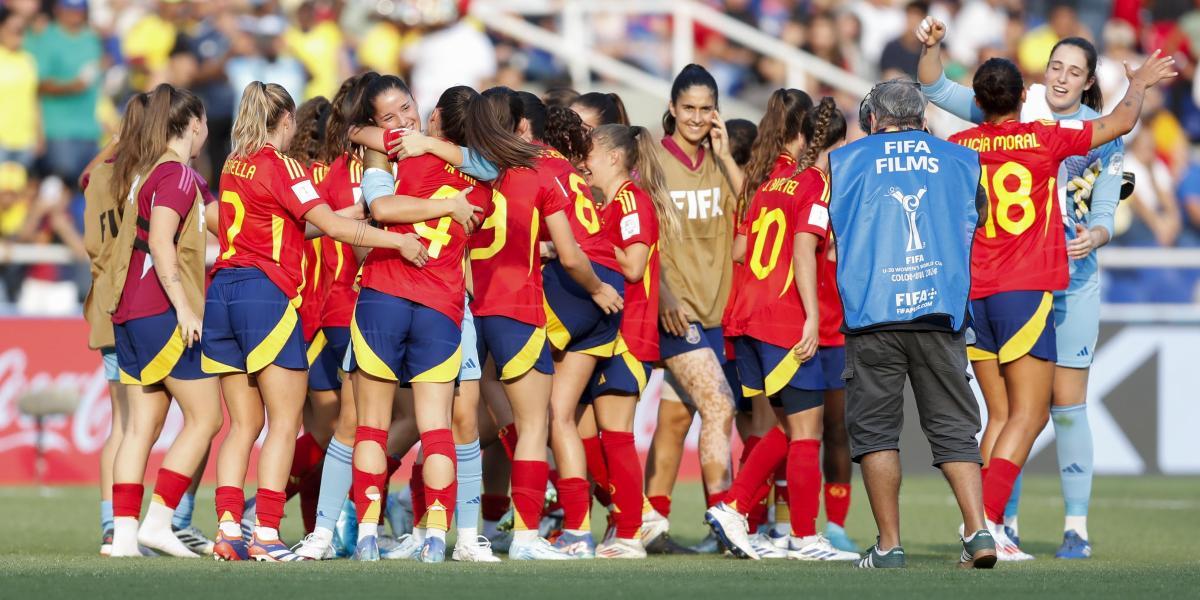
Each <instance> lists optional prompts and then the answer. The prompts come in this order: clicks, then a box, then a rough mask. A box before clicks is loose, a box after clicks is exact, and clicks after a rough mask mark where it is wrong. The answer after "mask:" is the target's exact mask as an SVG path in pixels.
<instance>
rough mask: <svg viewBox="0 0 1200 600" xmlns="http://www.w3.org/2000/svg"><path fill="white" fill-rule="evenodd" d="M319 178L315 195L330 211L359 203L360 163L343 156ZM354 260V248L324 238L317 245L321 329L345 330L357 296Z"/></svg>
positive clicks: (360, 198)
mask: <svg viewBox="0 0 1200 600" xmlns="http://www.w3.org/2000/svg"><path fill="white" fill-rule="evenodd" d="M321 175H322V176H321V178H320V179H317V178H316V177H314V178H313V179H314V181H316V184H317V191H318V192H320V193H321V197H322V198H325V199H326V200H327V201H328V202H329V207H330V208H332V209H333V210H341V209H343V208H346V207H348V206H352V205H354V204H355V203H357V202H361V201H362V188H361V187H360V186H361V184H362V176H363V165H362V161H360V160H359V159H358V157H356V156H352V155H350V154H343V155H342V156H340V157H339V158H338V159H337V160H335V161H333V164H331V165H329V167H328V168H327V169H325V172H324V173H322V174H321ZM358 267H359V263H358V257H357V256H355V255H354V247H353V246H351V245H349V244H343V243H341V242H339V241H337V240H334V239H329V238H326V239H325V240H323V241H322V242H321V281H322V282H323V284H324V285H326V286H328V287H327V288H325V290H326V295H325V307H324V310H323V311H322V313H321V327H349V326H350V317H351V316H352V315H353V314H354V305H355V303H357V302H358V292H356V291H354V280H355V279H356V278H357V277H358Z"/></svg>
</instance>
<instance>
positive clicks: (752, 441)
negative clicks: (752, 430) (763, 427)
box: [738, 435, 762, 471]
mask: <svg viewBox="0 0 1200 600" xmlns="http://www.w3.org/2000/svg"><path fill="white" fill-rule="evenodd" d="M761 440H762V437H761V436H757V435H751V436H747V437H746V443H745V444H742V456H741V457H740V458H738V470H739V471H741V469H742V467H744V466H746V460H747V459H749V458H750V453H751V452H754V447H755V446H757V445H758V442H759V441H761Z"/></svg>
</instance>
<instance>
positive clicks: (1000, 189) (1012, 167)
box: [980, 161, 1053, 238]
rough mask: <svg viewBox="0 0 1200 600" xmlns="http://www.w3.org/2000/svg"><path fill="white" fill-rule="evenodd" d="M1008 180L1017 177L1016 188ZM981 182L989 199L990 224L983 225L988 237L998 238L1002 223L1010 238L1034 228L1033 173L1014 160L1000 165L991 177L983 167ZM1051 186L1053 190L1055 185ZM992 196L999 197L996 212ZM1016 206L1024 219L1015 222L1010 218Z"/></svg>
mask: <svg viewBox="0 0 1200 600" xmlns="http://www.w3.org/2000/svg"><path fill="white" fill-rule="evenodd" d="M1009 177H1016V178H1017V187H1016V189H1011V188H1009V187H1008V185H1007V182H1008V178H1009ZM980 183H982V184H983V189H984V191H985V192H987V194H988V196H989V200H988V213H987V222H985V223H984V226H983V231H984V235H986V236H987V237H989V238H994V237H996V224H997V223H999V225H1000V229H1003V230H1004V231H1006V232H1008V233H1009V234H1010V235H1021V234H1022V233H1025V231H1026V230H1028V229H1029V228H1030V227H1031V226H1033V222H1034V221H1035V220H1036V219H1037V215H1036V214H1035V212H1034V208H1033V199H1032V198H1030V196H1029V195H1030V193H1032V192H1033V174H1032V173H1030V172H1029V169H1028V168H1026V167H1025V165H1022V164H1020V163H1016V162H1012V161H1009V162H1006V163H1004V164H1002V165H1000V168H998V169H996V172H995V173H994V174H993V175H992V176H991V177H990V178H989V177H988V170H987V167H984V168H983V171H982V172H981V175H980ZM1051 186H1052V187H1053V184H1051ZM993 194H994V195H995V196H996V208H995V210H994V211H993V210H992V202H991V199H990V196H992V195H993ZM1014 207H1015V208H1018V209H1020V211H1021V216H1020V217H1018V218H1017V219H1015V220H1014V219H1013V218H1012V216H1011V215H1010V210H1011V209H1012V208H1014Z"/></svg>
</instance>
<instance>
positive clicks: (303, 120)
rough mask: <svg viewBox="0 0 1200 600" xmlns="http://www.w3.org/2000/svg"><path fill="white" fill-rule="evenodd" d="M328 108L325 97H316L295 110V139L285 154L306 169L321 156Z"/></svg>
mask: <svg viewBox="0 0 1200 600" xmlns="http://www.w3.org/2000/svg"><path fill="white" fill-rule="evenodd" d="M330 106H331V105H330V104H329V100H327V99H325V96H317V97H316V98H312V99H311V100H308V101H307V102H305V103H304V104H301V105H300V108H298V109H296V137H295V138H294V139H293V140H292V145H291V147H289V148H288V152H287V153H288V156H291V157H292V158H294V159H296V160H298V161H300V164H302V165H304V166H306V167H311V166H312V164H313V162H314V161H316V160H319V157H320V155H321V150H322V146H323V145H324V144H325V132H326V124H327V123H328V121H329V109H330Z"/></svg>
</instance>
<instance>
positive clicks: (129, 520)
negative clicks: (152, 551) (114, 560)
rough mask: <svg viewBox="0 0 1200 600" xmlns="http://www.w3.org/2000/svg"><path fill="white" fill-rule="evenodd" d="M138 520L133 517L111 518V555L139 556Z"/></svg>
mask: <svg viewBox="0 0 1200 600" xmlns="http://www.w3.org/2000/svg"><path fill="white" fill-rule="evenodd" d="M137 534H138V520H137V519H135V518H133V517H116V518H114V519H113V545H112V555H113V556H141V555H142V553H141V552H139V551H138V539H137Z"/></svg>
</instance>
